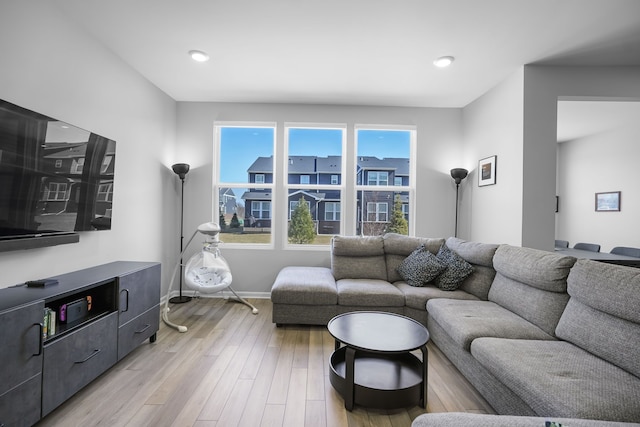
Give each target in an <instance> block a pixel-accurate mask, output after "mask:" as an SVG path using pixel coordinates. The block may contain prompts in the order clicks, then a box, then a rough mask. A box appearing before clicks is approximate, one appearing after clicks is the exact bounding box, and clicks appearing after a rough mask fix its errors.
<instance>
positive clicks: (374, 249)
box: [331, 236, 415, 280]
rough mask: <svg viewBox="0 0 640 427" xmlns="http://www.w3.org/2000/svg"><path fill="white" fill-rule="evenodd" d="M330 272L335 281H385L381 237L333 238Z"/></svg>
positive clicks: (385, 274) (385, 267)
mask: <svg viewBox="0 0 640 427" xmlns="http://www.w3.org/2000/svg"><path fill="white" fill-rule="evenodd" d="M414 249H415V247H414ZM331 271H332V273H333V276H334V278H335V279H336V280H340V279H354V278H357V279H377V280H387V266H386V263H385V257H384V246H383V242H382V236H367V237H359V236H334V237H333V239H331Z"/></svg>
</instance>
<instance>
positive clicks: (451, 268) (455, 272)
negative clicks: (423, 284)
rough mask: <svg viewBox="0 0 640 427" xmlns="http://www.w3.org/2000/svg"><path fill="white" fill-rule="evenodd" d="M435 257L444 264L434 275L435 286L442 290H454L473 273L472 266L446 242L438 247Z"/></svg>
mask: <svg viewBox="0 0 640 427" xmlns="http://www.w3.org/2000/svg"><path fill="white" fill-rule="evenodd" d="M436 258H438V259H439V260H440V261H442V263H443V264H445V265H446V268H445V270H444V271H443V272H442V273H440V275H439V276H438V277H436V286H437V287H439V288H440V289H442V290H443V291H455V290H456V289H458V286H460V284H461V283H462V281H463V280H464V279H466V278H467V277H469V275H470V274H471V273H473V266H472V265H471V264H469V263H468V262H467V261H465V259H464V258H462V257H461V256H460V255H458V254H457V253H456V252H454V251H452V250H451V249H449V248H448V247H447V245H446V244H444V245H442V246H441V247H440V250H439V251H438V254H437V255H436Z"/></svg>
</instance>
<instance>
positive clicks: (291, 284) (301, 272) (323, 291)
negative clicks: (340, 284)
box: [271, 267, 338, 305]
mask: <svg viewBox="0 0 640 427" xmlns="http://www.w3.org/2000/svg"><path fill="white" fill-rule="evenodd" d="M271 301H272V302H273V303H274V304H302V305H335V304H337V303H338V290H337V287H336V281H335V280H334V279H333V275H332V274H331V270H330V269H328V268H326V267H284V268H283V269H282V270H280V272H279V273H278V275H277V276H276V280H275V281H274V282H273V286H272V288H271Z"/></svg>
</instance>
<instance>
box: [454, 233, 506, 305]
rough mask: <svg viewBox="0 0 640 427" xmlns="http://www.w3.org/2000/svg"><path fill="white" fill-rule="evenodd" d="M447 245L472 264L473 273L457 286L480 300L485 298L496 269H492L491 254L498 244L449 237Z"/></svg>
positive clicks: (492, 254)
mask: <svg viewBox="0 0 640 427" xmlns="http://www.w3.org/2000/svg"><path fill="white" fill-rule="evenodd" d="M447 247H448V248H449V249H451V250H453V251H455V252H456V253H457V254H458V255H460V256H461V257H462V258H464V259H465V260H466V261H467V262H468V263H469V264H471V265H472V266H473V273H471V275H469V277H467V278H466V279H464V280H463V281H462V283H460V286H459V288H460V289H462V290H463V291H465V292H469V293H470V294H473V295H475V296H477V297H478V298H480V299H481V300H487V299H488V298H489V289H490V288H491V283H493V279H494V277H495V276H496V271H495V270H494V269H493V256H494V254H495V252H496V249H497V248H498V245H496V244H491V243H478V242H467V241H465V240H462V239H459V238H457V237H449V238H448V239H447Z"/></svg>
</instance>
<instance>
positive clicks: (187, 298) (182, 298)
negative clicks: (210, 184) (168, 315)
mask: <svg viewBox="0 0 640 427" xmlns="http://www.w3.org/2000/svg"><path fill="white" fill-rule="evenodd" d="M180 181H182V194H181V196H180V198H181V201H180V203H181V205H180V255H181V257H180V294H179V295H178V296H177V297H173V298H170V299H169V302H170V303H172V304H183V303H185V302H189V301H191V297H190V296H186V295H182V273H183V272H182V252H183V249H182V242H183V240H184V178H183V177H180Z"/></svg>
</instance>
